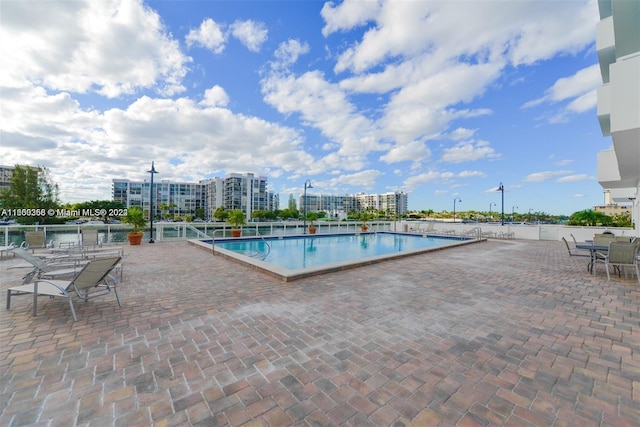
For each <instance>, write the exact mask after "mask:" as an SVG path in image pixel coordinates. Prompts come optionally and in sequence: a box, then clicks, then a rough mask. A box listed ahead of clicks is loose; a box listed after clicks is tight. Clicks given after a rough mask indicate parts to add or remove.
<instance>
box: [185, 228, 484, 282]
mask: <svg viewBox="0 0 640 427" xmlns="http://www.w3.org/2000/svg"><path fill="white" fill-rule="evenodd" d="M476 241H477V240H476V239H469V238H463V237H455V236H430V235H429V236H423V235H418V234H411V233H391V232H379V233H361V234H323V235H315V236H309V235H306V236H279V237H269V238H259V237H258V238H255V237H252V238H241V239H238V238H236V239H216V240H215V242H213V245H212V241H211V240H198V241H191V243H193V244H196V245H198V246H201V247H206V248H207V249H209V250H213V251H214V252H215V253H217V254H220V255H223V256H226V257H229V258H233V259H235V260H238V261H240V262H243V263H245V264H248V265H251V266H253V267H254V268H258V269H260V270H263V271H265V272H267V273H269V274H271V275H274V276H277V277H279V278H281V279H282V280H284V281H291V280H295V279H299V278H302V277H307V276H310V275H316V274H322V273H327V272H330V271H338V270H343V269H346V268H353V267H357V266H361V265H366V264H371V263H374V262H380V261H383V260H387V259H392V258H398V257H403V256H408V255H415V254H419V253H424V252H428V251H433V250H438V249H443V248H446V247H451V246H458V245H461V244H468V243H473V242H476Z"/></svg>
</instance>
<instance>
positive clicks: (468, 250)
mask: <svg viewBox="0 0 640 427" xmlns="http://www.w3.org/2000/svg"><path fill="white" fill-rule="evenodd" d="M17 263H20V260H19V259H18V260H14V259H9V260H3V261H1V262H0V287H1V288H0V291H2V292H1V295H2V301H1V304H2V307H0V342H1V350H0V425H2V426H26V425H29V426H31V425H43V426H44V425H47V426H127V427H129V426H148V425H155V426H188V425H201V426H213V425H232V426H241V425H246V426H288V425H299V426H323V425H326V426H338V425H347V426H368V425H374V426H453V425H456V426H484V425H504V426H527V425H528V426H552V425H553V426H602V425H604V426H625V425H626V426H637V425H638V422H639V420H640V286H639V285H638V283H637V282H636V281H635V277H633V278H632V277H629V278H624V277H622V278H620V279H619V278H617V277H616V278H615V280H614V281H611V282H607V280H606V275H605V274H604V270H603V267H602V266H599V267H600V270H599V272H598V274H597V275H596V276H591V275H589V274H587V272H586V264H585V260H584V259H579V258H569V257H568V255H567V253H566V249H565V248H564V246H563V245H562V243H560V242H549V241H546V242H544V241H543V242H538V241H519V240H514V241H488V242H485V243H480V244H475V245H469V246H465V247H460V248H456V249H453V250H443V251H438V252H434V253H430V254H426V255H419V256H415V257H409V258H404V259H400V260H395V261H390V262H385V263H380V264H376V265H370V266H366V267H362V268H357V269H353V270H347V271H342V272H337V273H331V274H328V275H324V276H316V277H310V278H306V279H302V280H299V281H295V282H291V283H283V282H280V281H278V280H277V279H274V278H272V277H269V276H267V275H264V274H262V273H260V272H258V271H255V270H252V269H249V268H247V267H245V266H242V265H238V264H236V263H234V262H233V261H230V260H226V259H223V258H221V257H218V256H212V255H211V254H210V253H207V252H206V251H203V250H201V249H198V248H195V247H192V246H189V245H188V244H187V243H186V242H177V243H156V244H153V245H151V244H148V243H144V244H143V245H142V246H139V247H127V248H126V262H125V270H124V281H123V283H122V285H121V286H120V288H119V289H120V295H121V299H122V302H123V306H122V307H118V306H117V304H116V301H115V298H112V297H111V296H108V297H103V298H99V299H96V300H93V301H92V302H91V303H89V304H85V303H82V302H78V303H77V304H76V307H77V308H76V310H77V314H78V322H76V323H74V322H73V321H72V318H71V313H70V310H69V307H68V304H67V303H66V301H64V300H47V299H41V300H40V303H39V310H38V317H35V318H34V317H33V316H32V313H31V297H29V296H19V297H14V298H12V306H11V310H6V309H5V302H6V301H5V299H6V295H5V292H4V290H6V288H7V287H8V286H10V285H15V284H16V283H17V282H18V279H19V273H20V272H19V271H18V270H6V267H8V266H11V265H14V264H17Z"/></svg>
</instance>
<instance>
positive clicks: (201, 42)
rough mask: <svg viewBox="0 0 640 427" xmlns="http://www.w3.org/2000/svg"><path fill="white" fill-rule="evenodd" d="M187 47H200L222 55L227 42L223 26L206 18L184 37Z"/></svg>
mask: <svg viewBox="0 0 640 427" xmlns="http://www.w3.org/2000/svg"><path fill="white" fill-rule="evenodd" d="M185 40H186V42H187V46H189V47H191V46H194V45H195V46H202V47H204V48H206V49H209V50H210V51H211V52H213V53H222V52H223V51H224V48H225V43H226V42H227V36H226V34H225V31H224V26H221V25H220V24H218V23H217V22H215V21H214V20H213V19H211V18H207V19H205V20H204V21H202V23H201V24H200V27H199V28H197V29H192V30H190V31H189V33H188V34H187V36H186V37H185Z"/></svg>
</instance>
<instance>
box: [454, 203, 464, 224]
mask: <svg viewBox="0 0 640 427" xmlns="http://www.w3.org/2000/svg"><path fill="white" fill-rule="evenodd" d="M456 202H462V200H460V198H459V197H454V198H453V222H456Z"/></svg>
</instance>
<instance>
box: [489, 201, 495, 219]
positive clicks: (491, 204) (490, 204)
mask: <svg viewBox="0 0 640 427" xmlns="http://www.w3.org/2000/svg"><path fill="white" fill-rule="evenodd" d="M495 205H496V204H495V203H489V218H493V217H492V216H491V206H495Z"/></svg>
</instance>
